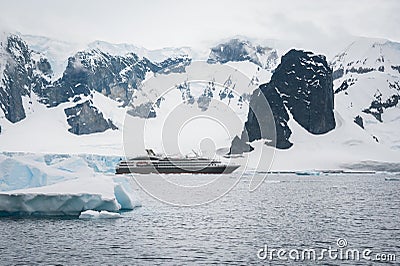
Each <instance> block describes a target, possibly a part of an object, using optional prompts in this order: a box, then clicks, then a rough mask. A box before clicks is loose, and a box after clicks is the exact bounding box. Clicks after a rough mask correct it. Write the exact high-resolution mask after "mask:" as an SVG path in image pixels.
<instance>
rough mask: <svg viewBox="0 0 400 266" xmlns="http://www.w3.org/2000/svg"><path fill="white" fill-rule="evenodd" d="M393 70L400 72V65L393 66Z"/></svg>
mask: <svg viewBox="0 0 400 266" xmlns="http://www.w3.org/2000/svg"><path fill="white" fill-rule="evenodd" d="M391 68H392V69H393V70H397V71H398V72H399V73H400V66H391Z"/></svg>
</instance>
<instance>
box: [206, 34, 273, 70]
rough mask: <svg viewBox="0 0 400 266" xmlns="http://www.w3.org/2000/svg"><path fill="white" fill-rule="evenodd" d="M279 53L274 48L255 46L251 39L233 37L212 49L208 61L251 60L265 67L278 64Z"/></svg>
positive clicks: (211, 62) (268, 67) (269, 67)
mask: <svg viewBox="0 0 400 266" xmlns="http://www.w3.org/2000/svg"><path fill="white" fill-rule="evenodd" d="M277 59H278V54H277V52H276V51H275V50H274V49H271V48H268V47H261V46H259V45H258V46H253V45H252V44H251V43H250V42H249V41H245V40H239V39H232V40H230V41H229V42H226V43H222V44H219V45H217V46H215V47H214V48H212V49H211V53H210V55H209V57H208V60H207V62H208V63H210V64H215V63H227V62H230V61H232V62H239V61H247V60H248V61H250V62H253V63H254V64H256V65H259V66H260V67H262V68H265V69H273V68H274V67H275V66H276V62H277Z"/></svg>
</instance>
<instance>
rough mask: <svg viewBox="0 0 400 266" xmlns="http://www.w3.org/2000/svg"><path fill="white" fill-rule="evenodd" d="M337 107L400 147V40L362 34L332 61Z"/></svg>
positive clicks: (376, 137)
mask: <svg viewBox="0 0 400 266" xmlns="http://www.w3.org/2000/svg"><path fill="white" fill-rule="evenodd" d="M331 66H332V68H333V71H334V72H333V78H334V79H335V81H334V84H335V99H336V102H337V104H336V109H337V110H338V111H340V112H341V113H342V114H343V116H346V119H348V120H353V121H354V122H355V123H357V124H358V125H359V126H360V128H361V129H363V130H365V131H366V132H367V133H368V134H369V135H370V137H371V138H372V139H374V140H375V141H377V142H379V143H381V144H382V145H385V146H388V147H389V148H390V149H397V150H398V149H399V148H400V134H399V131H398V130H397V128H400V104H399V100H400V44H399V43H395V42H391V41H388V40H381V39H368V38H359V39H358V40H356V41H355V42H353V43H351V44H350V45H349V46H348V47H347V48H346V49H345V50H344V51H343V52H342V53H340V54H339V55H337V56H336V57H335V58H334V59H333V60H332V64H331Z"/></svg>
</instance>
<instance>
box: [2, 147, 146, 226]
mask: <svg viewBox="0 0 400 266" xmlns="http://www.w3.org/2000/svg"><path fill="white" fill-rule="evenodd" d="M115 159H116V158H114V157H111V158H107V157H100V156H95V157H92V156H89V155H60V154H45V155H39V154H25V153H2V154H0V216H10V215H16V216H64V215H68V216H76V217H78V216H79V215H80V214H81V213H82V212H85V211H88V210H92V211H97V212H102V211H108V212H118V211H121V210H132V209H134V208H136V207H139V206H141V203H140V200H139V199H138V198H137V197H136V195H135V193H134V191H133V189H132V186H131V183H130V181H131V180H130V179H129V177H124V176H118V177H115V176H114V174H111V173H110V172H111V171H112V170H113V167H111V165H113V160H115ZM106 166H109V167H108V168H107V167H106ZM99 215H100V216H107V215H105V214H104V213H103V214H102V213H100V214H99ZM100 218H104V217H100Z"/></svg>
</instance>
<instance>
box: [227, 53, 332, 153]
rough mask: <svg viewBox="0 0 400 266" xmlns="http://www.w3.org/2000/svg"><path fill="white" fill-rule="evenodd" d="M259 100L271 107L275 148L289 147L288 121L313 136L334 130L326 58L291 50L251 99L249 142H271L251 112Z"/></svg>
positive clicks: (289, 130)
mask: <svg viewBox="0 0 400 266" xmlns="http://www.w3.org/2000/svg"><path fill="white" fill-rule="evenodd" d="M260 92H261V93H262V95H261V94H260ZM259 97H265V99H266V100H267V101H268V103H269V105H270V108H271V111H272V114H273V117H274V120H275V128H276V141H274V143H275V144H276V147H277V148H280V149H287V148H290V147H291V146H292V143H291V142H290V135H291V134H292V131H291V129H290V127H289V125H288V121H289V119H290V117H293V119H294V120H295V121H296V122H297V123H298V124H299V125H300V126H302V127H303V128H304V129H306V130H307V131H308V132H310V133H312V134H323V133H326V132H329V131H330V130H332V129H334V128H335V125H336V123H335V118H334V114H333V108H334V105H333V83H332V70H331V69H330V67H329V66H328V62H327V61H326V58H325V56H322V55H314V54H312V53H311V52H305V51H301V50H294V49H293V50H290V51H289V52H288V53H287V54H285V55H284V56H283V57H282V59H281V63H280V65H279V66H278V67H277V68H276V70H275V71H274V73H273V75H272V77H271V81H270V82H269V83H266V84H263V85H261V86H260V87H259V90H256V91H255V92H254V93H253V95H252V97H251V100H250V108H251V109H250V111H249V114H248V119H247V122H246V123H245V131H246V132H247V135H248V141H250V142H251V141H254V140H257V139H263V138H265V139H269V138H270V136H262V135H261V131H260V127H262V126H265V125H260V124H259V121H258V120H257V118H256V117H255V115H254V112H253V111H252V110H255V109H257V108H260V107H259V106H257V102H260V100H259ZM261 102H262V101H261ZM289 114H290V115H289ZM243 135H245V134H242V136H243ZM236 142H237V143H238V141H236ZM231 150H237V149H236V148H231Z"/></svg>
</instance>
